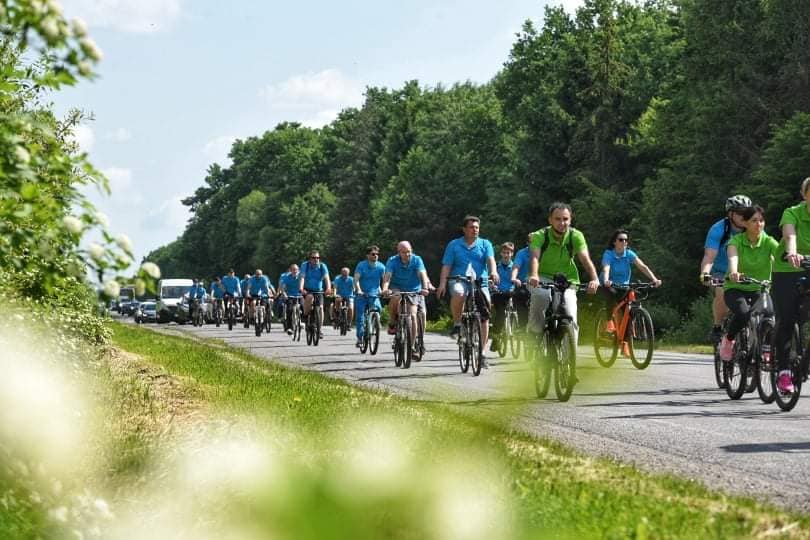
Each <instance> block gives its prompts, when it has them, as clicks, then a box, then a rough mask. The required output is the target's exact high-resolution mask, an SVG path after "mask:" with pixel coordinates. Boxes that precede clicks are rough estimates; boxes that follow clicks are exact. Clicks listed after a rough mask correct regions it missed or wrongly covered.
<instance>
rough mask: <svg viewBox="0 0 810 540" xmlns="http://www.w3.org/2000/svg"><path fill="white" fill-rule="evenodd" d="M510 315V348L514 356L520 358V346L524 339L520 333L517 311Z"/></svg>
mask: <svg viewBox="0 0 810 540" xmlns="http://www.w3.org/2000/svg"><path fill="white" fill-rule="evenodd" d="M508 317H509V320H510V323H509V326H510V327H511V330H512V332H511V335H510V336H509V348H510V349H511V351H512V358H520V348H521V347H520V346H521V345H522V341H523V340H522V339H521V337H520V335H519V334H518V316H517V313H510V314H509V315H508Z"/></svg>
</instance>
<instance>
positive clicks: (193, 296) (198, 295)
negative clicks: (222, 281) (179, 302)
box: [188, 279, 206, 319]
mask: <svg viewBox="0 0 810 540" xmlns="http://www.w3.org/2000/svg"><path fill="white" fill-rule="evenodd" d="M205 296H206V294H205V286H204V285H203V280H202V279H193V280H192V281H191V288H190V289H189V290H188V315H189V317H191V318H192V319H193V318H194V312H193V311H192V309H194V301H195V300H198V301H199V304H198V305H197V309H199V308H200V307H201V306H202V303H203V301H205Z"/></svg>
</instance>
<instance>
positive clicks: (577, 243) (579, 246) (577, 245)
mask: <svg viewBox="0 0 810 540" xmlns="http://www.w3.org/2000/svg"><path fill="white" fill-rule="evenodd" d="M572 241H573V246H574V254H577V253H581V252H583V251H585V250H587V249H588V243H587V242H585V235H584V234H582V231H580V230H578V229H577V230H576V231H574V237H573V238H572Z"/></svg>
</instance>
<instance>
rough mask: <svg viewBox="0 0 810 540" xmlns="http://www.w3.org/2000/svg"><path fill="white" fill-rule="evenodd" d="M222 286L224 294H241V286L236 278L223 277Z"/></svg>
mask: <svg viewBox="0 0 810 540" xmlns="http://www.w3.org/2000/svg"><path fill="white" fill-rule="evenodd" d="M222 286H223V287H225V292H226V293H228V294H230V295H231V296H239V295H240V294H242V286H241V284H240V283H239V278H238V277H236V276H223V278H222Z"/></svg>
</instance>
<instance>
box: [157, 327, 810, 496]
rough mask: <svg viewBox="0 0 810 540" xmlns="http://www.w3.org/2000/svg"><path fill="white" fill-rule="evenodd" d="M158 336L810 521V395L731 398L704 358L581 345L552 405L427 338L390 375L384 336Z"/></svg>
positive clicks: (512, 367)
mask: <svg viewBox="0 0 810 540" xmlns="http://www.w3.org/2000/svg"><path fill="white" fill-rule="evenodd" d="M147 326H148V327H151V328H156V327H157V325H153V324H150V325H147ZM159 328H160V329H161V330H162V331H165V332H170V333H176V332H182V333H190V334H198V335H200V336H204V337H208V338H218V339H221V340H223V341H225V342H226V343H228V344H230V345H233V346H237V347H241V348H244V349H247V350H249V351H251V352H252V353H254V354H256V355H258V356H261V357H265V358H268V359H271V358H272V359H273V360H275V361H278V362H280V363H282V364H285V365H288V366H295V367H300V368H304V369H309V370H312V371H318V372H321V373H323V374H325V375H328V376H332V377H339V378H342V379H345V380H347V381H350V382H352V383H355V384H360V385H363V386H368V387H373V388H378V389H382V390H385V391H388V392H391V393H394V394H399V395H405V396H408V397H411V398H416V399H421V400H431V401H440V402H443V403H448V404H451V405H453V406H455V407H458V408H460V409H466V408H475V409H476V411H485V412H486V413H491V414H497V415H504V416H506V415H508V418H510V421H511V422H512V423H513V425H515V426H517V427H519V428H520V429H523V430H525V431H528V432H530V433H532V434H535V435H538V436H542V437H549V438H552V439H555V440H558V441H560V442H563V443H565V444H567V445H569V446H572V447H574V448H577V449H579V450H581V451H584V452H587V453H589V454H592V455H599V456H608V457H611V458H615V459H617V460H619V461H623V462H630V463H633V464H635V465H637V466H639V467H641V468H643V469H645V470H648V471H652V472H659V473H660V472H672V473H676V474H679V475H683V476H687V477H689V478H692V479H695V480H698V481H701V482H703V483H704V484H705V485H707V486H708V487H711V488H718V489H723V490H726V491H729V492H732V493H737V494H743V495H750V496H754V497H757V498H760V499H767V500H770V501H771V502H775V503H777V504H778V505H780V506H784V507H788V508H792V509H795V510H800V511H804V512H810V460H808V458H810V394H809V395H808V396H807V397H803V398H802V400H800V402H799V404H798V405H797V407H796V408H795V409H794V410H793V411H791V412H789V413H783V412H780V411H779V409H778V408H777V406H776V405H775V404H771V405H765V404H763V403H761V402H760V400H759V398H758V397H757V395H756V392H754V393H753V394H746V395H745V396H744V397H743V398H742V399H740V400H738V401H731V400H729V399H728V397H727V396H726V394H725V391H723V390H719V389H718V388H716V386H715V383H714V375H713V372H712V359H711V357H710V356H707V355H697V354H679V353H669V352H656V354H655V356H654V358H653V361H652V364H651V365H650V367H649V368H648V369H646V370H645V371H638V370H636V369H635V368H633V367H632V365H631V364H630V361H629V360H628V359H622V358H621V357H620V358H619V359H618V360H617V361H616V364H615V365H614V366H613V367H612V368H610V369H605V368H602V367H600V366H599V365H598V364H597V363H596V361H595V359H594V358H593V357H592V355H591V354H590V351H589V350H588V347H587V346H580V360H579V362H578V365H579V368H578V376H579V378H580V379H581V382H580V383H579V384H578V385H577V386H576V388H575V389H574V395H573V396H572V397H571V400H570V401H569V402H567V403H558V402H557V401H556V400H555V399H554V391H553V388H552V389H551V390H550V392H549V398H548V399H544V400H539V399H537V398H536V397H535V394H534V387H533V385H532V378H531V372H530V371H529V366H528V364H526V363H525V362H523V361H522V360H512V359H511V358H510V357H507V359H504V360H496V361H497V363H496V365H495V366H493V367H491V368H490V369H488V370H483V371H482V373H481V375H480V376H479V377H474V376H472V374H471V372H468V373H467V374H462V373H461V372H460V370H459V367H458V360H457V358H458V349H457V347H456V345H455V342H453V341H451V340H450V339H449V338H448V337H446V336H440V335H435V334H434V335H430V334H429V335H428V336H427V338H426V345H427V349H428V352H427V354H426V355H425V360H423V361H422V362H420V363H414V364H413V365H412V366H411V368H410V369H407V370H405V369H400V368H397V367H395V366H394V362H393V354H392V352H391V345H390V343H391V340H390V338H389V336H387V335H384V336H382V337H381V339H380V348H379V352H378V353H377V355H376V356H369V355H368V354H366V355H361V354H360V352H359V350H358V349H356V348H355V347H354V336H353V335H347V336H345V337H341V336H339V335H338V334H337V333H336V332H334V331H333V330H332V329H331V328H328V329H326V330H325V336H324V339H322V340H321V342H320V345H319V346H317V347H309V346H307V345H306V343H305V341H303V339H304V338H303V337H302V341H301V342H298V343H295V344H293V343H292V342H291V340H290V338H289V336H287V335H286V334H284V333H282V331H281V329H280V326H279V325H274V327H273V330H272V332H271V333H270V334H264V335H262V337H260V338H257V337H256V336H255V335H254V334H253V331H252V330H246V329H243V328H241V327H240V328H234V330H233V331H228V329H227V327H221V328H216V327H215V326H213V325H208V326H205V327H202V328H193V327H191V326H189V325H186V326H177V325H175V324H171V325H160V326H159ZM493 355H494V353H490V357H492V356H493Z"/></svg>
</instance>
